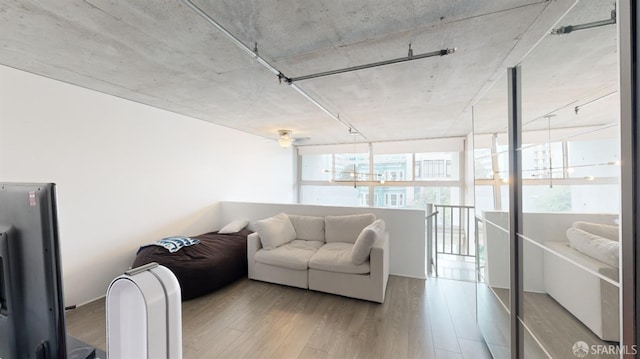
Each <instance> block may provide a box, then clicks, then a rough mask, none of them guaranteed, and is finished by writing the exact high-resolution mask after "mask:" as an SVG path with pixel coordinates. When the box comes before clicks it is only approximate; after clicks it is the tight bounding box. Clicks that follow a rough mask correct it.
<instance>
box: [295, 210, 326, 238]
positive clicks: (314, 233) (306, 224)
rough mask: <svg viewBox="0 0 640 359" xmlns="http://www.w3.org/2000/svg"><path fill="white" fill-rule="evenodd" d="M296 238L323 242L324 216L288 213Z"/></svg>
mask: <svg viewBox="0 0 640 359" xmlns="http://www.w3.org/2000/svg"><path fill="white" fill-rule="evenodd" d="M288 216H289V220H290V221H291V224H292V225H293V229H294V230H295V231H296V235H297V237H298V238H297V239H302V240H305V241H322V242H324V218H322V217H313V216H298V215H295V214H289V215H288Z"/></svg>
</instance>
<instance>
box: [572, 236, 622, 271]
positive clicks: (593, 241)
mask: <svg viewBox="0 0 640 359" xmlns="http://www.w3.org/2000/svg"><path fill="white" fill-rule="evenodd" d="M567 239H569V243H570V245H571V248H574V249H575V250H577V251H578V252H581V253H582V254H585V255H587V256H589V257H591V258H593V259H597V260H599V261H600V262H603V263H606V264H608V265H610V266H612V267H616V268H618V267H619V265H620V264H619V263H620V242H618V241H612V240H611V239H608V238H604V237H600V236H597V235H595V234H592V233H589V232H585V231H583V230H581V229H577V228H569V229H567Z"/></svg>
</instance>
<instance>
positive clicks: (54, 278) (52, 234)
mask: <svg viewBox="0 0 640 359" xmlns="http://www.w3.org/2000/svg"><path fill="white" fill-rule="evenodd" d="M65 339H66V337H65V322H64V302H63V293H62V277H61V268H60V253H59V248H58V229H57V214H56V195H55V185H54V184H51V183H48V184H17V183H0V358H2V359H18V358H19V359H23V358H38V359H39V358H67V349H66V341H65Z"/></svg>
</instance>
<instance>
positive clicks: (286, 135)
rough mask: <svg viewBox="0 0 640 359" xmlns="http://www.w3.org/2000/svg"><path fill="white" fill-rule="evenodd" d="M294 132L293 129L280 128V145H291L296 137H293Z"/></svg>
mask: <svg viewBox="0 0 640 359" xmlns="http://www.w3.org/2000/svg"><path fill="white" fill-rule="evenodd" d="M292 134H293V131H291V130H278V136H280V138H278V144H279V145H280V147H282V148H289V147H291V144H292V143H293V142H294V141H295V139H294V138H293V137H291V135H292Z"/></svg>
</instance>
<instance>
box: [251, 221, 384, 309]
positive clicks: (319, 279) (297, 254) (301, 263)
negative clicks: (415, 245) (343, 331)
mask: <svg viewBox="0 0 640 359" xmlns="http://www.w3.org/2000/svg"><path fill="white" fill-rule="evenodd" d="M282 215H283V214H280V215H278V216H280V218H279V220H282V218H283V217H282ZM278 216H274V217H271V218H270V219H267V220H263V221H267V222H268V220H271V219H272V218H275V217H278ZM286 217H288V219H289V221H290V222H289V223H290V224H291V226H292V227H293V231H294V233H293V234H292V233H290V229H289V228H288V224H286V223H285V224H283V225H286V226H287V227H286V228H285V229H282V228H281V227H278V226H279V225H280V223H278V224H277V225H276V226H275V227H273V226H271V227H272V228H269V226H270V225H271V224H269V226H263V225H261V224H263V223H261V222H262V221H258V222H256V224H255V227H256V232H255V233H253V234H251V235H250V236H249V237H248V243H247V261H248V272H249V278H250V279H254V280H261V281H265V282H271V283H278V284H284V285H289V286H294V287H299V288H305V289H311V290H317V291H322V292H327V293H333V294H338V295H343V296H346V297H351V298H358V299H364V300H369V301H373V302H378V303H382V302H384V297H385V292H386V288H387V281H388V278H389V234H388V232H387V231H386V230H385V229H384V224H383V225H382V228H380V223H384V222H381V221H375V216H374V215H373V214H361V215H350V216H327V217H313V216H297V215H291V214H289V215H286ZM374 221H375V223H374ZM365 233H368V234H369V235H368V236H367V235H365ZM371 233H375V236H373V235H371ZM261 234H262V236H263V238H261ZM363 239H364V240H363ZM367 240H368V243H369V244H370V245H369V246H367V245H366V243H365V242H367ZM357 241H359V242H357ZM363 243H365V244H364V246H363ZM265 244H266V245H265ZM354 247H356V252H357V253H359V254H360V257H361V258H359V259H363V260H364V261H363V262H362V263H360V260H358V261H356V262H357V263H358V264H354V258H355V257H353V255H354ZM356 257H357V256H356Z"/></svg>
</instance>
